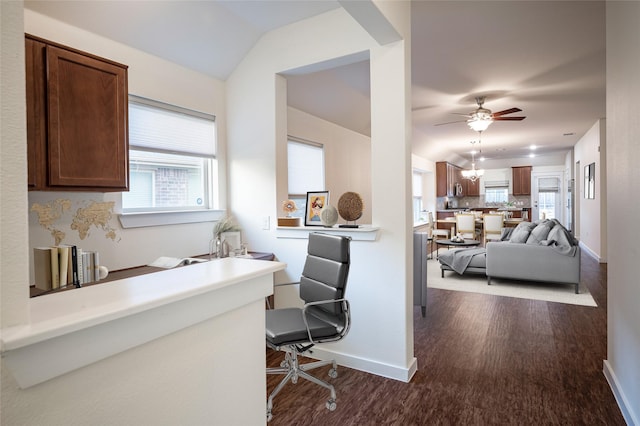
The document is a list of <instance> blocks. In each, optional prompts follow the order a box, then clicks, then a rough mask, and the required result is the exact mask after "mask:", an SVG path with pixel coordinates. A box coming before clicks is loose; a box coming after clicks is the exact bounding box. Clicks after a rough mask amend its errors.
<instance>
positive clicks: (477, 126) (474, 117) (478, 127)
mask: <svg viewBox="0 0 640 426" xmlns="http://www.w3.org/2000/svg"><path fill="white" fill-rule="evenodd" d="M484 101H485V97H484V96H478V97H476V102H477V104H478V108H477V109H476V110H475V111H472V112H470V113H469V114H459V113H454V114H459V115H464V116H465V117H468V118H467V119H466V120H456V121H448V122H446V123H439V124H436V126H443V125H445V124H452V123H463V122H466V123H467V124H468V125H469V127H471V129H472V130H475V131H476V132H482V131H484V130H486V129H487V127H489V125H490V124H491V123H493V122H494V121H521V120H524V119H525V118H526V117H522V116H520V117H504V116H505V115H507V114H513V113H514V112H520V111H522V110H521V109H520V108H509V109H505V110H503V111H498V112H493V113H492V112H491V110H490V109H487V108H484V107H483V105H484Z"/></svg>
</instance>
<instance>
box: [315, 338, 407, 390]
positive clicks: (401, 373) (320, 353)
mask: <svg viewBox="0 0 640 426" xmlns="http://www.w3.org/2000/svg"><path fill="white" fill-rule="evenodd" d="M312 351H313V353H312V354H311V355H310V356H312V357H313V358H317V359H320V360H329V359H335V360H336V362H337V363H338V365H343V366H345V367H349V368H353V369H354V370H359V371H364V372H365V373H370V374H375V375H376V376H382V377H386V378H388V379H394V380H399V381H401V382H405V383H409V382H410V381H411V378H412V377H413V375H414V374H415V373H416V371H418V360H417V359H416V358H415V357H414V358H412V359H411V362H410V363H409V365H408V366H407V367H399V366H397V365H390V364H385V363H381V362H378V361H373V360H370V359H363V358H358V357H354V356H351V355H348V354H344V353H340V352H333V351H329V350H326V349H323V348H319V347H314V348H313V349H312Z"/></svg>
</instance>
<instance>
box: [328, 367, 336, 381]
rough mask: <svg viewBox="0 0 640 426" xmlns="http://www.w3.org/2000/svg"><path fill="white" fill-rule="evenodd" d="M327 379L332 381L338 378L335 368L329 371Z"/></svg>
mask: <svg viewBox="0 0 640 426" xmlns="http://www.w3.org/2000/svg"><path fill="white" fill-rule="evenodd" d="M329 377H331V378H332V379H335V378H336V377H338V370H336V369H335V368H332V369H331V370H329Z"/></svg>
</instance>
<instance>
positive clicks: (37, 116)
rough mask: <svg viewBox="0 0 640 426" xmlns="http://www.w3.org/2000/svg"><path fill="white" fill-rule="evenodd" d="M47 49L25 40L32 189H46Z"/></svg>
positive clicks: (29, 168)
mask: <svg viewBox="0 0 640 426" xmlns="http://www.w3.org/2000/svg"><path fill="white" fill-rule="evenodd" d="M45 53H46V45H45V44H44V43H42V42H39V41H36V40H32V39H29V38H27V39H25V65H26V69H25V71H26V74H25V77H26V81H27V85H26V94H27V158H28V184H29V189H41V188H43V187H44V186H45V185H46V181H45V177H46V170H47V163H46V158H47V152H46V147H47V103H46V100H47V95H46V84H47V82H46V71H45Z"/></svg>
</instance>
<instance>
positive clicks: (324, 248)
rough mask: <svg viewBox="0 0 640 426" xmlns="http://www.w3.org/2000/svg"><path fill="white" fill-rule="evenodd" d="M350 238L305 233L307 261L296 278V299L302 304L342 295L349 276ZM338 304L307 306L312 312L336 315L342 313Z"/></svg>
mask: <svg viewBox="0 0 640 426" xmlns="http://www.w3.org/2000/svg"><path fill="white" fill-rule="evenodd" d="M350 243H351V238H350V237H345V236H342V235H331V234H324V233H319V232H312V233H310V234H309V246H308V248H307V260H306V262H305V264H304V269H303V271H302V277H301V278H300V298H301V299H302V300H304V301H305V303H310V302H318V301H322V300H334V299H342V298H344V294H345V290H346V288H347V278H348V276H349V265H350V262H351V254H350V250H349V249H350ZM343 306H344V305H343V304H342V303H329V304H323V305H316V306H310V307H309V309H308V311H309V312H310V313H312V314H313V315H316V316H320V317H323V319H325V320H326V319H327V318H326V317H327V316H328V317H336V318H335V320H340V319H339V318H338V317H340V316H341V315H342V313H343Z"/></svg>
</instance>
